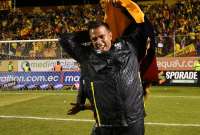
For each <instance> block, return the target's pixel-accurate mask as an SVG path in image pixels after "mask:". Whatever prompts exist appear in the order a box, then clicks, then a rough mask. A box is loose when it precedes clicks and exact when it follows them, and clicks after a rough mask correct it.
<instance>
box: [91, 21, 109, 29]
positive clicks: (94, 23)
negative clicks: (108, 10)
mask: <svg viewBox="0 0 200 135" xmlns="http://www.w3.org/2000/svg"><path fill="white" fill-rule="evenodd" d="M100 26H104V27H105V28H106V29H107V30H109V31H110V27H109V25H108V24H107V23H105V22H103V21H91V22H89V23H88V31H90V30H91V29H96V28H98V27H100Z"/></svg>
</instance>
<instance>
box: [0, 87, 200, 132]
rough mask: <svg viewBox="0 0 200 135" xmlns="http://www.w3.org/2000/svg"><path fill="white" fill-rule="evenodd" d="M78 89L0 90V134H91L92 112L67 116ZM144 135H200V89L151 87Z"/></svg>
mask: <svg viewBox="0 0 200 135" xmlns="http://www.w3.org/2000/svg"><path fill="white" fill-rule="evenodd" d="M76 94H77V93H76V92H75V91H0V135H89V134H90V130H91V128H92V126H93V124H94V121H93V120H92V119H93V116H92V113H91V112H90V111H85V112H81V113H79V114H78V115H75V116H67V115H66V111H67V109H69V108H70V106H69V103H70V102H73V101H74V100H75V98H76ZM146 110H147V114H148V115H147V117H146V118H145V128H146V133H145V135H199V134H200V88H194V87H152V89H151V94H150V96H149V99H148V102H147V104H146Z"/></svg>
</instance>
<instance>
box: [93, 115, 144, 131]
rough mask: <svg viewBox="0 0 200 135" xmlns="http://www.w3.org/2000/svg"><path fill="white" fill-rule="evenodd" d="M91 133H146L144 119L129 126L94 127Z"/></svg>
mask: <svg viewBox="0 0 200 135" xmlns="http://www.w3.org/2000/svg"><path fill="white" fill-rule="evenodd" d="M91 135H144V119H140V120H138V121H137V122H135V123H134V124H131V125H129V126H127V127H112V128H111V127H94V128H93V131H92V133H91Z"/></svg>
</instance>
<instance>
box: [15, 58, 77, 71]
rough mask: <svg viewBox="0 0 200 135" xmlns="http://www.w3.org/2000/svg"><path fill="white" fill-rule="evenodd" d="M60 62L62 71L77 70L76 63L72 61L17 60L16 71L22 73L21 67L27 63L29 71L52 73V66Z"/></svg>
mask: <svg viewBox="0 0 200 135" xmlns="http://www.w3.org/2000/svg"><path fill="white" fill-rule="evenodd" d="M57 61H60V63H61V65H62V67H63V71H69V70H79V67H78V63H77V62H76V61H75V60H74V59H54V60H19V61H18V71H23V67H24V66H25V65H26V64H27V63H28V65H30V68H31V71H36V72H38V71H39V72H43V71H53V67H54V65H56V63H57Z"/></svg>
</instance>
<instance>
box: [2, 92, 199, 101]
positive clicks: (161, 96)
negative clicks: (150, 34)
mask: <svg viewBox="0 0 200 135" xmlns="http://www.w3.org/2000/svg"><path fill="white" fill-rule="evenodd" d="M31 94H32V95H69V96H74V95H77V93H50V92H47V93H46V92H44V93H36V92H34V93H26V92H25V93H23V92H22V93H20V92H0V95H31ZM149 97H150V98H151V97H152V98H191V99H199V98H200V96H181V95H180V96H163V95H150V96H149Z"/></svg>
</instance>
